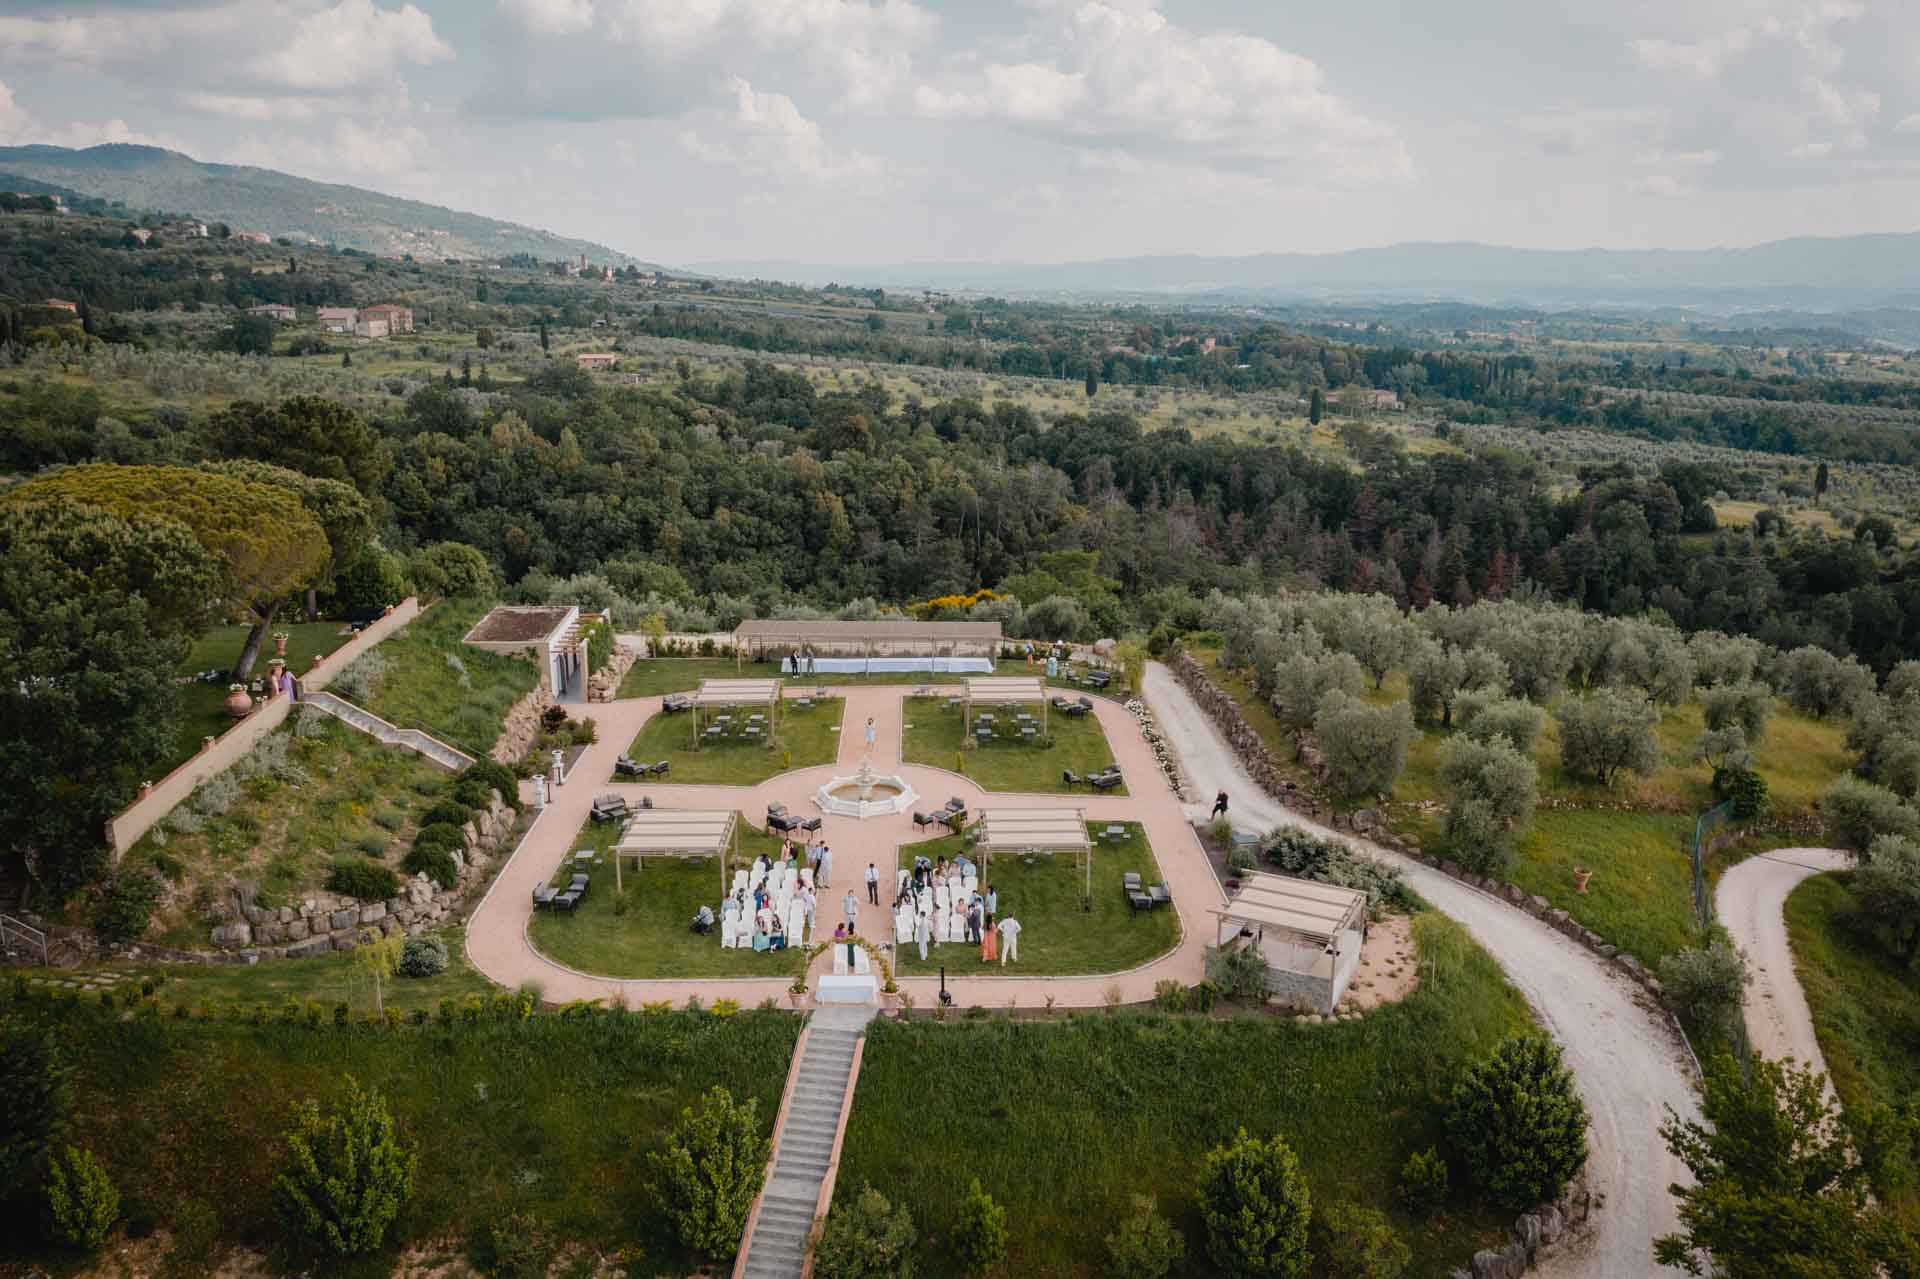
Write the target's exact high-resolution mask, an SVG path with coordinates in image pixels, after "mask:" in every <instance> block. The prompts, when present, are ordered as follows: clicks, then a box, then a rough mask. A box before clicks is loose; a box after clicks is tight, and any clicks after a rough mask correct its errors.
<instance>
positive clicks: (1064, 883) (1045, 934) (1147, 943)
mask: <svg viewBox="0 0 1920 1279" xmlns="http://www.w3.org/2000/svg"><path fill="white" fill-rule="evenodd" d="M1114 824H1115V825H1119V826H1124V827H1125V828H1126V829H1127V832H1128V833H1127V838H1126V839H1125V840H1124V841H1123V842H1121V843H1119V844H1116V845H1114V846H1113V847H1112V848H1111V849H1109V848H1108V847H1107V846H1106V845H1095V847H1094V854H1093V898H1092V907H1093V909H1092V910H1090V911H1089V910H1087V909H1085V907H1084V905H1083V903H1084V902H1085V901H1086V892H1087V874H1086V866H1085V863H1084V862H1081V863H1079V864H1078V865H1076V861H1077V859H1076V858H1075V857H1073V856H1072V855H1070V854H1066V853H1057V854H1055V855H1054V856H1052V857H1045V856H1033V857H1015V856H1009V855H1005V854H1003V855H1001V856H998V857H996V858H994V860H993V865H992V866H991V867H990V868H989V869H988V870H987V871H986V873H984V874H983V875H982V876H981V877H980V882H981V889H982V891H985V888H986V886H987V885H989V884H991V885H992V886H993V888H994V890H995V892H997V893H998V894H999V905H1000V917H1001V918H1008V917H1011V918H1014V919H1018V920H1019V921H1020V926H1021V931H1020V958H1019V960H1018V961H1017V962H1016V963H1013V964H1009V965H1005V966H1002V965H1000V964H998V963H995V964H991V965H989V964H985V963H982V962H981V959H980V947H979V946H978V945H971V946H970V945H967V944H965V943H962V942H948V943H945V944H940V943H934V942H930V943H928V945H927V960H926V962H925V963H924V964H923V963H921V962H920V953H919V951H918V950H916V949H913V948H911V947H907V946H902V947H901V948H900V959H899V964H898V968H899V971H900V972H901V973H902V974H908V973H917V974H920V975H922V976H924V975H925V974H927V973H929V972H932V971H934V970H936V969H938V968H941V967H943V966H944V967H945V968H946V970H947V971H948V972H950V973H952V974H954V975H955V976H966V975H968V974H972V973H995V974H998V975H1002V976H1018V977H1035V976H1040V975H1047V976H1067V975H1072V974H1085V973H1114V972H1124V971H1126V970H1127V969H1129V968H1136V967H1138V966H1139V965H1141V964H1144V963H1146V962H1147V961H1148V960H1150V959H1153V958H1155V957H1157V956H1159V955H1163V954H1165V953H1166V952H1167V951H1169V950H1172V949H1173V948H1174V947H1175V946H1177V945H1179V944H1180V920H1179V917H1178V915H1176V914H1175V912H1174V911H1172V910H1170V909H1165V908H1162V909H1160V910H1153V911H1146V912H1142V913H1135V912H1134V910H1133V909H1132V908H1131V907H1130V906H1128V905H1127V903H1126V901H1125V900H1124V899H1123V898H1122V897H1121V895H1120V877H1121V875H1122V874H1124V873H1125V872H1127V871H1130V870H1132V871H1138V872H1140V876H1141V878H1142V879H1144V880H1145V881H1146V882H1147V883H1149V884H1157V883H1159V882H1160V863H1159V861H1158V860H1156V859H1155V857H1154V855H1153V849H1152V848H1150V847H1148V845H1147V839H1146V835H1145V833H1144V832H1143V831H1142V830H1141V828H1140V826H1139V824H1138V823H1135V822H1117V823H1114ZM1104 825H1105V823H1103V826H1104ZM962 847H963V845H962V842H961V837H960V836H957V835H949V836H947V837H946V838H944V839H935V840H929V841H927V842H926V843H923V844H905V845H902V846H901V849H900V863H901V865H903V866H906V867H909V868H910V867H911V866H912V865H913V859H914V858H915V857H926V858H929V859H931V860H933V861H936V862H937V861H938V860H939V859H940V858H942V857H946V858H948V859H951V858H952V857H953V855H954V854H955V853H958V852H959V851H960V850H961V848H962Z"/></svg>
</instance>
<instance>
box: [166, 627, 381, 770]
mask: <svg viewBox="0 0 1920 1279" xmlns="http://www.w3.org/2000/svg"><path fill="white" fill-rule="evenodd" d="M251 629H252V628H251V627H247V626H216V627H214V628H213V629H212V630H210V631H208V632H207V633H206V634H204V635H202V636H201V637H200V638H199V639H198V640H197V641H195V643H194V646H193V649H192V651H191V652H189V653H188V654H187V660H185V661H184V662H182V663H180V673H181V674H182V675H197V674H199V673H200V672H201V671H205V670H217V671H222V672H228V673H230V672H231V671H232V670H233V664H234V663H235V662H237V661H239V660H240V649H241V648H242V647H243V646H244V645H245V644H246V642H247V634H248V632H249V631H250V630H251ZM274 629H275V630H281V631H286V632H287V668H288V669H289V670H291V671H292V672H293V673H294V674H295V675H298V674H300V673H301V672H302V671H306V670H309V669H311V668H312V666H313V663H314V659H315V658H320V657H325V656H326V655H327V654H328V653H331V652H333V650H334V649H336V648H339V647H340V646H341V645H342V644H344V643H346V642H347V641H348V640H349V639H351V638H352V636H351V635H349V634H347V633H346V629H347V628H346V626H345V625H344V624H343V623H340V622H296V623H293V624H292V625H279V626H276V627H274ZM273 655H274V644H273V640H272V639H271V638H269V639H268V640H267V642H266V643H264V644H262V645H261V646H260V660H259V661H258V662H256V663H254V668H253V669H254V675H255V676H256V677H259V676H264V675H265V674H266V673H267V663H268V662H269V661H270V660H272V658H273ZM228 682H229V681H228V680H227V679H226V678H225V676H224V675H223V677H222V678H221V679H219V680H216V681H214V682H212V683H208V684H198V683H196V684H187V685H183V686H182V687H181V689H180V696H181V700H182V702H183V703H184V706H183V709H184V711H185V714H184V716H183V717H182V722H181V725H180V740H179V743H178V744H177V746H176V747H175V749H174V753H173V755H172V757H171V758H169V759H166V760H163V761H159V762H156V763H155V764H154V765H153V776H154V777H156V778H158V777H159V776H160V775H161V774H162V773H166V772H170V771H172V770H173V769H174V768H177V767H179V766H180V765H181V764H183V763H185V762H186V761H187V760H188V759H189V758H191V757H192V756H193V755H194V754H195V752H197V751H198V750H199V749H200V739H201V738H203V737H207V736H209V735H215V736H217V735H218V734H220V733H224V732H226V731H227V730H228V729H229V728H232V727H233V724H234V721H233V718H232V717H231V716H229V715H228V714H227V704H226V703H227V684H228Z"/></svg>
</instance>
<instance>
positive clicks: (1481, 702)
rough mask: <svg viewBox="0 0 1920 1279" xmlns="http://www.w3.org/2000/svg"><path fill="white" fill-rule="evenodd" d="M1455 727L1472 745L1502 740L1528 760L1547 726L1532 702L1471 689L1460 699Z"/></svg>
mask: <svg viewBox="0 0 1920 1279" xmlns="http://www.w3.org/2000/svg"><path fill="white" fill-rule="evenodd" d="M1459 723H1460V731H1461V732H1462V733H1464V734H1465V735H1466V736H1468V737H1471V738H1472V739H1473V740H1474V741H1476V742H1491V741H1496V740H1504V741H1505V742H1506V743H1507V744H1508V745H1509V746H1511V747H1513V749H1515V750H1517V751H1519V752H1520V753H1521V754H1522V755H1528V756H1531V755H1532V754H1533V746H1534V743H1535V742H1537V741H1539V740H1540V733H1541V730H1542V729H1544V728H1546V726H1547V713H1546V712H1545V711H1543V710H1541V709H1540V708H1539V707H1538V706H1535V705H1534V704H1533V703H1532V702H1523V701H1521V700H1520V699H1518V698H1514V697H1508V696H1506V694H1504V693H1501V692H1498V691H1495V690H1492V689H1475V690H1473V691H1471V692H1466V693H1462V694H1461V695H1460V705H1459Z"/></svg>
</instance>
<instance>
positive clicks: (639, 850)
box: [613, 808, 740, 897]
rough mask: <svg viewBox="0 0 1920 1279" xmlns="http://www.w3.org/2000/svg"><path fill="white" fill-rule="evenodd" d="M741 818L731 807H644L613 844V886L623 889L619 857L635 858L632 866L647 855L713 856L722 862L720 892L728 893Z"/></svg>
mask: <svg viewBox="0 0 1920 1279" xmlns="http://www.w3.org/2000/svg"><path fill="white" fill-rule="evenodd" d="M739 838H740V821H739V816H738V814H736V813H734V812H733V811H732V810H731V809H712V810H703V811H687V810H679V809H671V808H643V809H640V810H639V811H638V812H636V813H634V814H633V815H632V816H631V817H629V818H628V819H627V825H626V829H625V830H623V831H621V833H620V841H619V842H618V843H616V844H615V845H614V846H613V886H614V890H615V891H616V892H618V891H619V889H620V859H621V858H623V857H631V858H633V868H634V869H635V870H636V871H637V870H640V869H641V867H642V863H643V859H645V858H648V857H714V858H718V859H719V862H720V896H721V897H725V896H726V895H727V858H726V856H725V854H726V853H727V852H728V851H729V850H731V849H735V848H737V846H738V843H739Z"/></svg>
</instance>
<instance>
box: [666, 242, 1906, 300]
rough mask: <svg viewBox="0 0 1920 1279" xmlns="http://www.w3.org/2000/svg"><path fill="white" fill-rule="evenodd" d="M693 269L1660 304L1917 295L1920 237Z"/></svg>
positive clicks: (920, 280) (989, 286) (1011, 284)
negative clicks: (1800, 293)
mask: <svg viewBox="0 0 1920 1279" xmlns="http://www.w3.org/2000/svg"><path fill="white" fill-rule="evenodd" d="M692 269H694V270H697V271H702V272H706V273H709V274H712V275H723V276H733V277H736V278H752V279H770V280H786V281H791V282H794V283H799V284H825V283H827V282H829V281H837V282H839V283H842V284H852V285H878V286H881V287H887V288H934V289H967V290H978V291H984V292H996V293H1017V294H1026V295H1032V294H1036V293H1049V292H1057V293H1075V294H1121V293H1163V294H1166V293H1176V294H1209V295H1235V294H1239V295H1252V294H1291V295H1295V296H1332V295H1340V296H1348V297H1393V296H1398V297H1408V296H1414V297H1454V298H1468V299H1476V300H1488V301H1491V300H1512V301H1518V300H1543V301H1544V300H1582V301H1596V300H1604V299H1607V298H1621V299H1638V300H1652V299H1657V298H1666V299H1669V300H1672V299H1675V298H1676V297H1678V296H1682V295H1698V294H1707V293H1725V292H1729V291H1732V292H1756V291H1757V292H1767V293H1773V292H1787V291H1793V290H1811V291H1814V292H1815V293H1820V292H1835V293H1840V292H1858V291H1867V292H1873V293H1890V292H1895V291H1899V290H1903V289H1913V288H1917V287H1920V234H1903V235H1854V236H1840V237H1833V238H1816V237H1810V236H1809V237H1801V238H1798V239H1792V240H1776V241H1773V242H1772V243H1768V244H1759V245H1755V246H1753V247H1751V248H1736V249H1697V250H1681V249H1569V250H1556V249H1510V248H1502V247H1500V246H1498V245H1491V244H1469V243H1454V244H1395V245H1389V246H1387V247H1385V248H1376V249H1355V250H1351V251H1349V252H1345V253H1320V254H1313V253H1260V254H1253V255H1250V256H1245V257H1200V256H1197V255H1188V256H1177V257H1137V258H1107V259H1103V260H1099V261H1090V262H1056V263H1032V264H1020V263H986V262H958V263H954V262H917V263H897V264H884V265H881V264H870V265H864V266H862V265H847V264H840V265H822V264H812V263H796V262H704V263H695V264H692Z"/></svg>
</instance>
